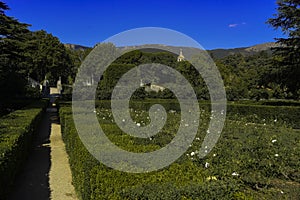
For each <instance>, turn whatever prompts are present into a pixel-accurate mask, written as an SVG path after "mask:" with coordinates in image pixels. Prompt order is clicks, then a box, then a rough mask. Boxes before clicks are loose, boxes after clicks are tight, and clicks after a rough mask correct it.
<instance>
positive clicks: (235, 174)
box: [231, 172, 239, 176]
mask: <svg viewBox="0 0 300 200" xmlns="http://www.w3.org/2000/svg"><path fill="white" fill-rule="evenodd" d="M231 175H232V176H238V175H239V174H238V173H236V172H233V173H232V174H231Z"/></svg>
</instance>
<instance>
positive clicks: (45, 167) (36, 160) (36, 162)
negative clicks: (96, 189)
mask: <svg viewBox="0 0 300 200" xmlns="http://www.w3.org/2000/svg"><path fill="white" fill-rule="evenodd" d="M50 101H53V97H52V98H50ZM8 199H9V200H19V199H22V200H27V199H28V200H48V199H52V200H74V199H77V198H76V193H75V190H74V187H73V185H72V175H71V170H70V166H69V161H68V156H67V153H66V150H65V144H64V143H63V141H62V138H61V129H60V124H59V121H58V113H57V109H56V108H55V107H49V108H47V112H46V113H45V114H44V116H43V118H42V121H41V123H40V125H39V127H38V132H37V134H36V137H35V138H34V141H33V148H32V150H31V152H30V153H29V157H28V159H27V161H26V163H25V165H24V166H23V169H22V171H21V172H20V173H19V174H18V175H17V178H16V180H15V184H14V186H13V188H12V192H11V194H10V195H9V197H8Z"/></svg>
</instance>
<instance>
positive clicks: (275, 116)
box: [96, 99, 300, 129]
mask: <svg viewBox="0 0 300 200" xmlns="http://www.w3.org/2000/svg"><path fill="white" fill-rule="evenodd" d="M276 102H277V103H278V104H280V103H282V102H281V101H268V102H267V101H262V102H259V103H260V104H258V103H256V104H250V101H245V103H242V102H239V103H234V102H228V103H227V117H228V118H229V119H232V120H239V119H240V117H241V116H242V117H244V118H246V119H247V120H249V122H253V123H260V124H264V123H266V122H268V123H273V122H274V120H275V121H276V122H277V123H281V124H284V125H286V126H290V127H292V128H295V129H300V104H298V103H297V102H288V103H289V104H287V103H286V104H284V105H283V104H280V105H281V106H274V105H276ZM110 103H111V102H110V101H106V100H104V101H96V107H98V108H106V109H110V108H111V104H110ZM153 104H160V105H162V106H164V108H165V109H166V110H167V111H169V110H176V111H180V105H179V103H178V101H177V100H168V99H156V100H144V101H132V102H131V105H130V106H131V107H132V108H134V109H138V110H140V109H141V110H149V108H150V107H151V106H152V105H153ZM271 105H272V106H271ZM286 105H291V106H286ZM199 106H200V108H201V109H204V110H205V111H208V110H210V108H211V104H210V102H209V101H199ZM262 120H263V121H262Z"/></svg>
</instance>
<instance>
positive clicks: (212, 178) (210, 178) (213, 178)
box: [206, 176, 217, 181]
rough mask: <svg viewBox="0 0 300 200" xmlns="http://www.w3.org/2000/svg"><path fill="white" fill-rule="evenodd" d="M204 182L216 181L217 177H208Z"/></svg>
mask: <svg viewBox="0 0 300 200" xmlns="http://www.w3.org/2000/svg"><path fill="white" fill-rule="evenodd" d="M206 180H208V181H210V180H214V181H216V180H217V177H215V176H209V177H207V178H206Z"/></svg>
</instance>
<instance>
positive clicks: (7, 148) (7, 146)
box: [0, 100, 47, 199]
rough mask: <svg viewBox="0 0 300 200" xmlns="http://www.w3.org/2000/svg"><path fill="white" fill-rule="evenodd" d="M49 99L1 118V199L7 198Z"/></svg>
mask: <svg viewBox="0 0 300 200" xmlns="http://www.w3.org/2000/svg"><path fill="white" fill-rule="evenodd" d="M46 105H47V101H46V100H43V101H39V102H35V103H33V104H31V105H29V106H27V107H25V108H23V109H21V110H17V111H15V112H12V113H10V114H8V115H6V116H4V117H2V118H0V177H1V179H0V199H5V197H6V196H7V194H8V192H9V190H10V188H11V185H12V183H13V181H14V179H15V176H16V174H17V172H18V171H19V170H20V168H21V166H22V164H23V163H24V161H25V160H26V157H27V155H28V152H29V149H30V147H31V142H32V138H33V135H34V133H35V131H36V127H37V125H38V122H39V121H40V119H41V115H42V113H43V110H44V109H45V108H46Z"/></svg>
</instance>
